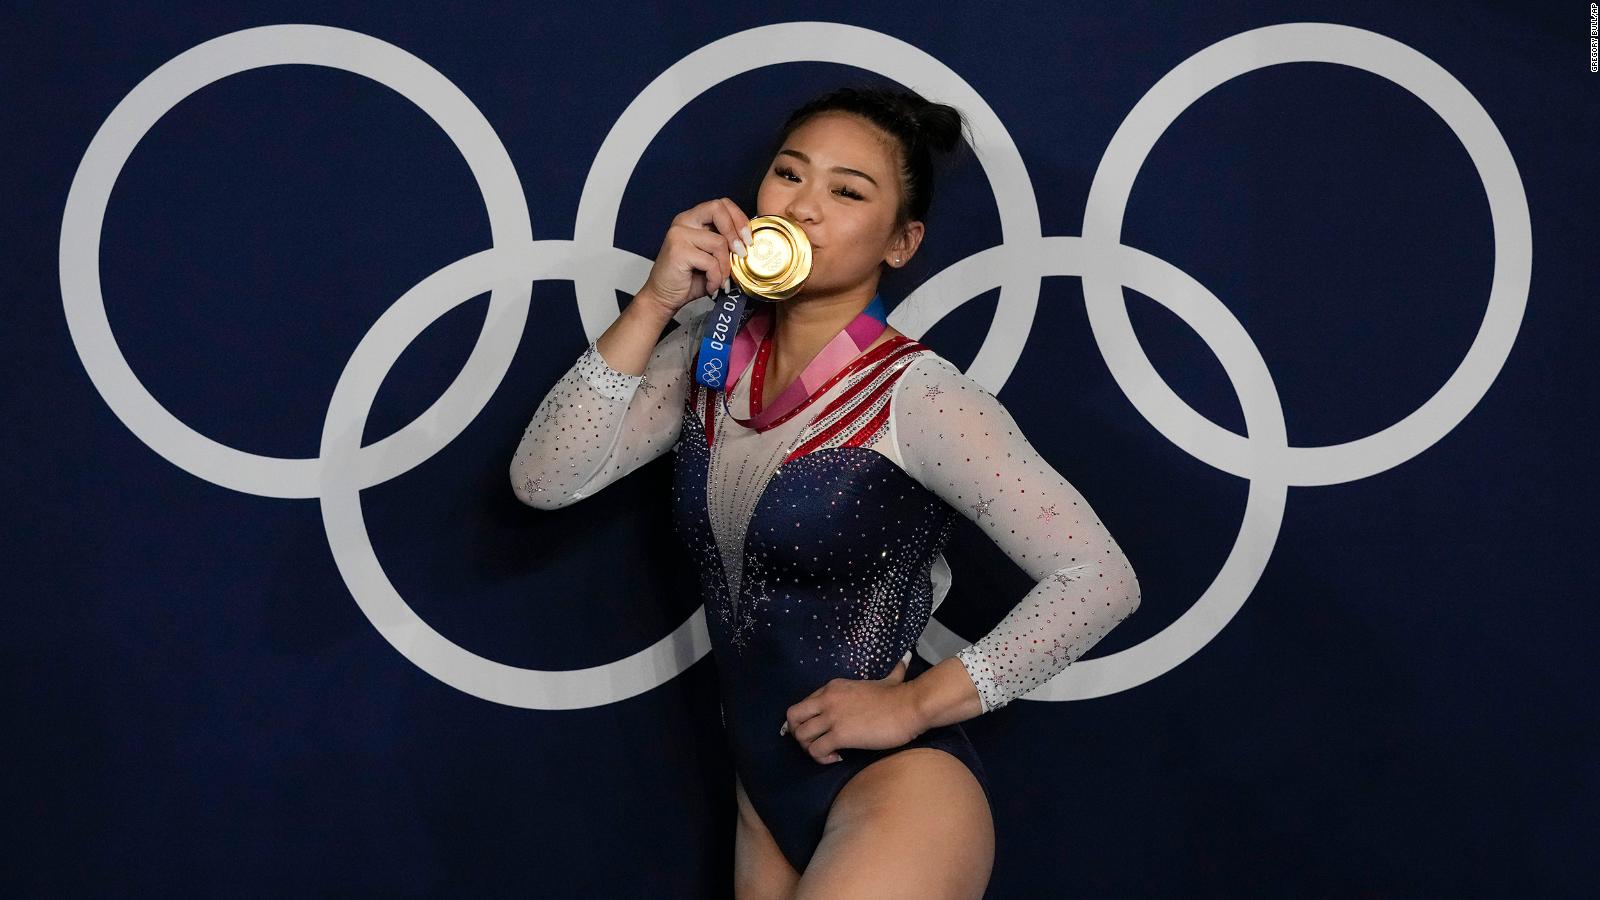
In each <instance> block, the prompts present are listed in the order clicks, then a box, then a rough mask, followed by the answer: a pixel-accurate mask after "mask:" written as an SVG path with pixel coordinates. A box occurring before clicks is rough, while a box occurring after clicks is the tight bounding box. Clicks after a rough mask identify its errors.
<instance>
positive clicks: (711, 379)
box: [700, 356, 722, 387]
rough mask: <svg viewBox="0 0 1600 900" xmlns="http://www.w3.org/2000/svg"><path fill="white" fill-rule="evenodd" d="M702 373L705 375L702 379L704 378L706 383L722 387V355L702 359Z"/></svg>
mask: <svg viewBox="0 0 1600 900" xmlns="http://www.w3.org/2000/svg"><path fill="white" fill-rule="evenodd" d="M700 374H701V376H703V377H702V379H701V380H703V381H704V382H705V383H706V384H708V385H710V386H711V387H721V386H722V359H721V358H720V357H715V356H713V357H710V358H708V359H705V360H702V361H701V363H700Z"/></svg>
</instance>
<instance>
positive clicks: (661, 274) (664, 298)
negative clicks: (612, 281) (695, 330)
mask: <svg viewBox="0 0 1600 900" xmlns="http://www.w3.org/2000/svg"><path fill="white" fill-rule="evenodd" d="M749 245H750V217H749V216H746V215H745V214H744V211H743V210H741V209H739V207H738V206H737V205H735V204H734V202H733V201H732V200H729V199H728V198H727V197H722V198H720V199H717V200H707V201H706V202H704V203H702V204H700V205H698V206H695V207H692V208H690V209H687V210H684V211H683V212H681V213H679V214H678V215H677V217H676V218H674V219H673V220H672V225H671V227H669V228H668V229H667V238H666V240H664V241H662V242H661V252H659V253H657V254H656V262H655V265H654V266H652V267H651V269H650V277H649V278H646V279H645V282H644V287H642V288H640V289H639V294H638V295H636V296H639V295H643V296H646V297H649V298H650V300H651V302H654V303H659V304H661V305H662V306H663V307H665V308H666V310H667V312H668V313H676V312H677V311H678V310H679V309H681V308H683V307H684V306H685V305H686V304H688V303H689V302H690V301H691V300H697V299H699V298H701V297H704V296H706V295H707V294H711V293H714V292H715V291H716V289H718V288H721V287H724V286H725V285H726V284H727V282H728V279H729V276H730V274H731V272H730V269H729V267H728V254H729V253H730V252H732V253H737V254H739V255H740V256H743V255H744V254H745V251H746V248H747V247H748V246H749Z"/></svg>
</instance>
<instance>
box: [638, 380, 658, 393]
mask: <svg viewBox="0 0 1600 900" xmlns="http://www.w3.org/2000/svg"><path fill="white" fill-rule="evenodd" d="M655 389H656V385H655V384H654V383H653V382H651V380H650V376H649V375H641V376H639V390H640V391H641V392H642V393H643V394H644V395H645V396H646V397H648V396H650V392H651V391H653V390H655Z"/></svg>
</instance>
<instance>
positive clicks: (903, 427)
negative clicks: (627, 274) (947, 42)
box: [511, 87, 1139, 900]
mask: <svg viewBox="0 0 1600 900" xmlns="http://www.w3.org/2000/svg"><path fill="white" fill-rule="evenodd" d="M962 125H963V119H962V116H961V114H960V113H959V112H958V111H957V110H955V109H954V108H952V107H950V106H946V105H943V104H939V103H934V102H931V101H929V100H927V99H925V98H923V97H921V96H919V95H917V94H915V93H913V92H910V91H904V90H897V89H890V88H880V87H845V88H840V89H837V90H834V91H831V92H828V93H826V94H823V95H821V96H819V97H817V98H815V99H814V100H812V101H810V102H809V103H806V104H805V105H803V106H801V107H800V108H799V109H797V110H795V111H794V112H793V113H792V114H791V115H790V116H789V117H788V119H787V120H786V121H785V123H784V124H783V126H782V128H781V129H780V131H779V133H778V138H777V141H776V142H775V144H774V148H775V149H774V151H773V153H772V154H771V157H770V164H769V165H768V167H767V169H766V171H765V173H764V174H763V176H762V180H761V182H760V185H759V188H758V189H757V194H756V198H755V211H756V214H757V215H781V216H785V217H787V218H789V219H790V220H792V221H793V222H795V223H797V224H799V225H800V226H801V227H802V228H803V229H804V231H805V234H806V236H807V237H808V238H809V239H810V241H811V243H812V247H813V257H812V269H811V272H810V275H809V277H807V279H806V280H805V282H804V284H803V285H802V287H801V290H800V291H799V293H797V294H795V295H794V296H793V297H791V298H789V299H786V300H782V301H778V302H767V301H761V300H753V301H752V302H751V304H750V305H749V306H747V307H746V310H745V314H744V316H743V317H742V319H741V321H740V322H739V324H738V326H737V329H736V332H735V334H736V337H735V340H734V343H733V350H732V364H731V366H730V368H729V370H728V372H729V375H730V380H729V382H728V384H727V385H726V386H725V387H724V388H723V389H722V390H717V391H712V390H710V389H708V388H706V387H705V386H703V385H701V384H699V383H697V381H696V379H695V372H694V369H693V366H694V364H695V362H696V358H697V356H698V353H699V349H700V346H699V338H700V331H701V326H702V324H703V322H704V320H705V316H706V314H707V312H709V310H706V311H701V312H698V313H693V314H691V313H688V312H686V311H685V307H686V306H688V305H689V304H690V303H691V302H693V301H696V300H699V299H702V298H703V297H705V296H706V295H714V294H715V293H716V291H717V290H718V288H719V287H721V288H726V287H727V286H728V284H729V281H728V279H729V277H730V271H731V269H730V256H729V255H730V253H731V254H737V255H740V256H743V255H744V254H745V253H746V251H747V245H748V243H749V242H750V240H751V234H750V230H749V222H750V218H749V217H748V216H747V215H746V214H745V212H744V211H743V210H742V209H740V207H739V206H738V205H736V204H735V203H734V202H733V201H732V200H731V199H729V198H726V197H724V198H721V199H716V200H709V201H706V202H704V203H701V204H699V205H697V206H695V207H693V208H692V209H689V210H686V211H684V212H683V213H681V214H680V215H678V216H677V217H676V218H675V219H673V221H672V224H671V226H670V227H669V228H668V229H667V234H666V238H665V240H664V241H663V242H662V245H661V250H660V253H659V254H658V255H657V257H656V260H655V265H654V266H653V267H652V268H651V270H650V275H649V277H648V278H647V279H646V281H645V283H644V286H643V287H642V288H641V289H640V291H639V292H638V294H636V295H635V296H634V298H633V299H632V301H631V302H630V303H629V304H628V306H627V308H626V309H625V310H624V312H623V313H622V315H621V316H620V317H619V318H618V319H617V320H616V321H615V322H614V323H613V324H612V325H611V326H610V327H609V328H608V329H606V331H605V333H604V334H603V335H601V336H600V337H599V338H598V339H597V340H595V341H593V342H591V343H590V344H589V345H588V347H587V348H585V349H584V351H583V353H582V354H581V355H580V356H579V357H578V359H577V360H576V361H575V362H574V363H573V365H572V367H571V369H570V370H569V371H568V372H567V373H566V374H565V375H564V376H563V377H562V378H561V380H560V381H558V382H557V383H556V385H555V386H554V387H553V388H551V390H550V392H549V393H548V395H547V396H546V397H545V398H544V400H543V401H542V402H541V403H540V405H539V408H538V410H537V411H536V412H535V414H534V417H533V420H532V422H531V423H530V424H529V426H528V428H527V430H526V431H525V432H524V433H523V436H522V440H521V442H520V444H519V446H518V448H517V451H516V454H515V456H514V458H513V460H512V463H511V482H512V486H513V488H514V489H515V491H516V493H517V496H518V497H519V498H520V499H521V500H522V502H524V503H526V504H528V505H529V506H533V507H536V508H539V509H558V508H560V507H563V506H566V505H569V504H571V503H575V502H577V501H578V500H580V499H582V498H584V497H587V496H589V495H591V494H593V493H595V492H596V491H598V490H601V489H602V488H604V487H605V486H606V485H608V484H610V483H612V482H614V481H616V480H617V479H619V478H621V477H623V476H624V475H626V474H628V473H629V472H632V471H634V470H635V469H637V468H639V467H640V466H642V465H644V464H645V463H647V462H649V461H651V460H653V459H656V458H658V457H659V456H661V455H662V454H663V453H665V452H666V451H668V450H669V449H670V450H672V451H673V452H674V468H673V488H672V493H673V497H672V501H673V502H672V516H673V527H674V530H675V531H676V533H677V534H678V536H679V538H680V539H681V540H682V542H683V544H684V546H685V547H686V548H687V550H688V552H689V553H690V554H691V555H692V557H693V558H694V561H695V563H696V568H697V570H698V572H699V581H700V591H701V596H702V599H703V600H704V602H705V611H706V620H707V625H708V629H709V632H710V637H711V641H712V648H713V655H714V658H715V661H716V666H717V674H718V679H717V680H718V684H719V686H720V689H721V691H722V708H723V722H724V730H725V734H726V736H727V740H728V745H729V747H730V749H731V751H732V757H733V761H734V766H735V770H736V778H735V797H736V800H737V806H738V828H737V831H736V834H737V839H736V846H735V854H734V855H735V867H734V868H735V871H734V889H735V895H736V896H737V897H739V898H740V900H768V898H785V900H787V898H800V900H815V898H830V900H839V898H873V900H882V898H891V897H916V898H976V897H982V896H983V893H984V890H985V888H986V887H987V885H988V882H989V876H990V873H991V871H992V869H993V865H994V819H993V812H992V805H991V798H990V795H989V782H988V779H987V777H986V776H985V774H984V771H983V766H982V763H981V762H980V760H979V759H978V756H977V754H976V753H975V752H974V750H973V747H972V744H971V742H970V741H969V740H968V738H967V736H966V733H965V732H964V731H963V730H962V728H961V726H960V724H959V723H960V722H962V721H965V720H967V719H970V718H973V717H975V716H978V715H982V714H984V713H988V712H992V711H994V710H995V709H998V708H1000V707H1001V706H1004V705H1005V704H1007V703H1009V702H1010V701H1011V700H1013V699H1015V698H1016V697H1019V696H1022V695H1023V694H1026V693H1027V692H1028V691H1030V690H1032V689H1033V688H1034V687H1037V686H1038V685H1040V684H1042V683H1043V682H1045V681H1047V680H1049V679H1050V678H1051V677H1052V676H1054V675H1055V674H1057V673H1058V672H1060V671H1062V670H1063V669H1065V668H1066V667H1067V666H1069V665H1071V664H1072V662H1073V661H1074V660H1076V659H1077V658H1079V657H1080V656H1081V655H1082V654H1083V653H1084V652H1085V651H1087V650H1088V649H1089V648H1090V647H1092V646H1093V645H1094V644H1095V643H1096V642H1097V641H1099V640H1100V638H1101V637H1103V636H1104V635H1105V633H1106V632H1107V631H1109V630H1110V629H1111V628H1112V627H1113V626H1115V625H1116V624H1117V623H1118V622H1121V621H1122V620H1123V619H1125V618H1126V617H1127V616H1128V615H1130V614H1131V613H1132V612H1133V611H1134V609H1136V608H1137V607H1138V605H1139V585H1138V581H1137V580H1136V579H1135V577H1134V573H1133V570H1132V569H1131V567H1130V566H1129V563H1128V560H1127V558H1126V557H1125V556H1124V554H1123V553H1122V551H1121V549H1120V548H1119V547H1118V546H1117V544H1116V542H1115V541H1114V540H1113V539H1112V537H1111V535H1110V534H1109V533H1108V532H1107V530H1106V528H1105V527H1104V526H1103V525H1102V524H1101V523H1100V521H1099V519H1098V518H1097V517H1096V515H1095V513H1094V511H1093V509H1092V508H1091V507H1090V505H1089V503H1088V501H1087V500H1085V499H1084V497H1083V495H1082V494H1080V493H1079V492H1078V491H1077V490H1076V489H1075V488H1073V486H1072V485H1071V484H1069V483H1068V482H1067V480H1066V479H1065V478H1063V477H1062V476H1061V475H1060V474H1059V473H1057V472H1056V471H1055V469H1053V468H1052V467H1051V466H1050V464H1049V463H1047V462H1046V461H1045V460H1044V459H1043V458H1041V457H1040V455H1039V454H1038V452H1037V451H1036V450H1034V448H1033V447H1032V445H1031V444H1030V443H1029V442H1028V441H1027V439H1026V438H1025V437H1024V436H1023V435H1022V433H1021V432H1020V431H1019V429H1018V427H1017V424H1016V422H1015V420H1014V419H1013V418H1012V417H1011V415H1010V414H1009V413H1008V412H1007V410H1006V409H1005V407H1004V406H1003V405H1001V403H1000V401H999V400H998V399H997V398H996V397H995V396H994V395H993V394H991V393H989V392H988V391H986V390H984V389H983V388H982V387H981V386H980V385H979V384H978V383H977V382H976V381H974V380H973V379H971V378H970V377H968V376H967V375H966V374H965V373H963V372H962V371H961V370H960V369H958V368H957V367H956V366H955V365H953V364H952V363H950V362H949V361H948V360H946V359H944V358H943V357H941V356H939V355H938V354H937V353H935V352H934V351H933V350H932V349H931V348H929V347H927V346H926V345H924V344H922V343H920V342H918V341H916V340H913V339H911V338H909V337H906V336H905V335H903V334H901V333H900V332H899V331H897V330H895V329H894V328H892V327H889V326H888V323H887V316H886V314H885V311H884V304H883V298H882V297H881V296H880V294H879V291H878V285H879V278H880V276H881V275H882V274H883V272H884V267H889V268H900V267H903V266H905V265H906V264H907V263H908V262H909V261H910V260H911V258H912V257H913V256H914V255H915V254H916V252H917V249H918V247H919V246H921V243H922V239H923V237H924V235H925V224H924V221H923V220H924V218H925V217H926V214H927V211H928V207H929V203H930V201H931V199H932V194H933V180H934V171H935V161H936V158H943V157H945V156H946V155H948V154H950V153H951V152H952V151H954V150H956V149H957V148H958V147H959V145H960V144H961V143H962V141H963V132H962ZM680 316H681V317H680ZM672 321H678V323H679V326H680V327H678V328H677V329H675V330H673V331H672V332H670V333H668V334H667V335H666V336H665V337H662V331H663V329H665V328H666V327H667V325H668V324H669V322H672ZM958 515H959V516H962V517H965V518H966V519H967V520H969V521H971V522H973V523H975V524H976V525H977V527H978V529H979V530H980V531H981V532H983V533H984V534H986V535H988V536H989V537H990V539H992V540H993V541H995V543H996V544H998V545H999V546H1000V548H1001V549H1002V550H1004V551H1005V553H1006V554H1007V555H1008V556H1009V557H1010V558H1011V559H1012V560H1013V561H1014V562H1016V563H1017V564H1018V565H1019V566H1021V567H1022V568H1023V569H1024V570H1025V571H1027V572H1028V574H1029V575H1030V576H1031V577H1032V578H1033V579H1034V581H1035V586H1034V587H1033V588H1032V590H1030V591H1029V592H1028V593H1027V594H1026V595H1025V596H1023V597H1022V598H1021V599H1020V600H1019V602H1018V603H1017V605H1016V606H1015V607H1014V608H1013V609H1012V610H1011V611H1010V612H1009V613H1008V614H1007V615H1006V617H1005V618H1004V619H1002V620H1001V622H1000V623H999V624H998V625H997V626H996V627H995V628H994V630H992V631H991V632H989V633H988V634H987V635H985V636H984V637H983V638H982V639H980V640H978V641H977V642H976V643H974V644H972V645H970V646H967V647H965V648H964V649H962V650H961V651H960V652H958V653H957V654H956V655H954V656H952V657H950V658H948V659H946V660H944V661H942V662H940V663H938V664H937V665H933V666H931V667H930V666H929V665H928V663H926V662H925V661H924V660H923V659H922V658H921V657H920V656H917V655H916V652H915V648H916V644H917V639H918V637H919V636H920V635H921V633H922V630H923V628H924V627H925V626H926V625H927V623H928V619H929V617H930V616H931V614H932V611H933V608H934V607H935V606H936V605H937V604H938V603H939V602H940V601H941V600H943V598H944V596H945V593H946V592H947V591H948V590H949V586H950V570H949V568H948V566H946V565H945V561H944V557H943V555H942V553H941V552H940V551H941V550H942V549H943V547H944V546H945V544H946V543H947V541H948V540H949V538H950V536H951V533H952V529H953V527H954V525H955V517H956V516H958Z"/></svg>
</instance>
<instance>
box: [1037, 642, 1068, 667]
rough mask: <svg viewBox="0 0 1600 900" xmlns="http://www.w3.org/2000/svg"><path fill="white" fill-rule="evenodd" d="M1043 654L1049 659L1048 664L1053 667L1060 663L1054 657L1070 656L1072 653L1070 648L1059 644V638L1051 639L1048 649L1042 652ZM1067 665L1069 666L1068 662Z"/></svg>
mask: <svg viewBox="0 0 1600 900" xmlns="http://www.w3.org/2000/svg"><path fill="white" fill-rule="evenodd" d="M1044 653H1045V655H1046V656H1048V657H1050V664H1051V665H1055V664H1056V663H1058V662H1060V660H1059V659H1057V658H1056V655H1057V654H1063V655H1070V654H1071V653H1072V648H1071V647H1069V646H1067V645H1066V644H1063V643H1061V639H1060V638H1052V639H1051V641H1050V649H1049V650H1046V651H1044ZM1068 665H1071V662H1070V661H1069V662H1068Z"/></svg>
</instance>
